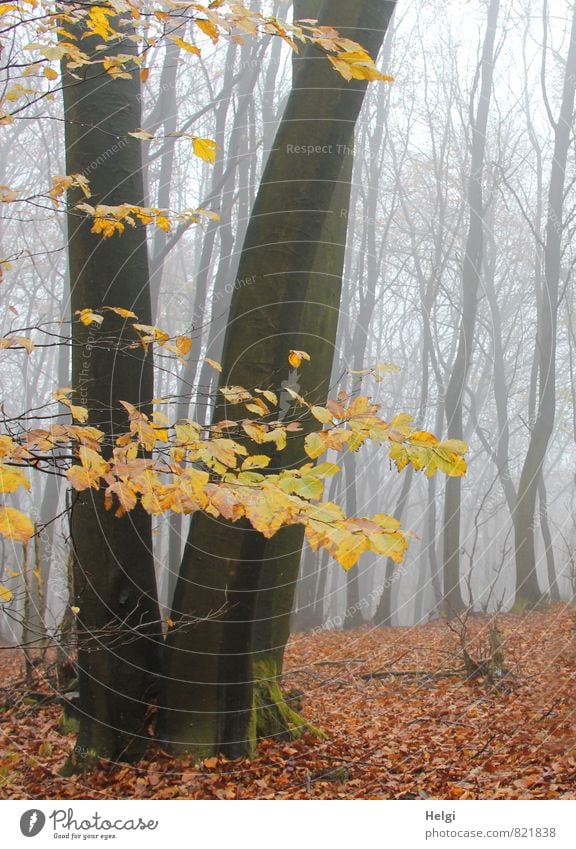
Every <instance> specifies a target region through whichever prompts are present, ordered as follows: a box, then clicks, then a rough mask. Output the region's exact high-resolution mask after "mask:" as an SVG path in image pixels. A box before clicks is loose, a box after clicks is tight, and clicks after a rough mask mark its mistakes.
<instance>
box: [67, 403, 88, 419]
mask: <svg viewBox="0 0 576 849" xmlns="http://www.w3.org/2000/svg"><path fill="white" fill-rule="evenodd" d="M68 408H69V410H70V412H71V413H72V417H73V418H74V419H75V420H76V421H77V422H82V423H84V422H86V421H88V410H87V409H86V407H78V406H76V404H69V405H68Z"/></svg>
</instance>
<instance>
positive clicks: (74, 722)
mask: <svg viewBox="0 0 576 849" xmlns="http://www.w3.org/2000/svg"><path fill="white" fill-rule="evenodd" d="M58 731H59V732H60V734H78V732H79V731H80V719H79V718H78V717H77V716H72V715H71V714H69V713H67V712H66V711H64V713H63V714H62V716H61V717H60V722H59V723H58Z"/></svg>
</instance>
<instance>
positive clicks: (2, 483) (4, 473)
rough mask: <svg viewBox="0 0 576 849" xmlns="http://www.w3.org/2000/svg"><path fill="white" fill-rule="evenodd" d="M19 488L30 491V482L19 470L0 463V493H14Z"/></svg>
mask: <svg viewBox="0 0 576 849" xmlns="http://www.w3.org/2000/svg"><path fill="white" fill-rule="evenodd" d="M19 486H23V487H24V489H30V482H29V481H28V478H27V477H26V476H25V475H24V473H23V472H22V471H21V470H20V469H17V468H15V467H11V466H5V465H4V464H3V463H0V492H15V491H16V490H17V489H18V487H19Z"/></svg>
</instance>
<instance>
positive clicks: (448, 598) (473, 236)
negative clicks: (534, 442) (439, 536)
mask: <svg viewBox="0 0 576 849" xmlns="http://www.w3.org/2000/svg"><path fill="white" fill-rule="evenodd" d="M499 5H500V3H499V0H490V5H489V8H488V17H487V23H486V34H485V37H484V46H483V50H482V58H481V61H480V65H479V68H478V72H477V79H478V80H479V81H480V94H479V99H478V107H477V110H476V113H475V114H474V112H473V107H472V105H471V108H470V121H471V130H472V152H471V164H470V174H469V178H468V208H469V214H470V222H469V227H468V237H467V240H466V251H465V254H464V264H463V268H462V319H461V323H460V332H459V339H458V349H457V352H456V358H455V360H454V364H453V366H452V373H451V375H450V380H449V381H448V386H447V388H446V399H445V409H446V423H447V428H448V437H449V438H451V439H463V438H464V432H463V421H462V404H463V397H464V391H465V388H466V384H467V380H468V373H469V370H470V363H471V359H472V352H473V348H474V336H475V326H476V308H477V300H478V289H479V286H480V275H481V268H482V259H483V252H484V245H483V242H484V234H483V229H484V219H483V216H484V206H483V199H482V181H483V173H484V151H485V148H486V130H487V124H488V112H489V109H490V99H491V96H492V87H493V75H494V60H495V47H494V45H495V40H496V29H497V24H498V11H499ZM461 497H462V480H461V478H458V477H449V478H447V480H446V491H445V497H444V601H445V604H446V608H447V612H448V615H449V616H456V615H457V614H458V613H459V612H461V611H462V609H463V607H464V602H463V599H462V593H461V590H460V505H461Z"/></svg>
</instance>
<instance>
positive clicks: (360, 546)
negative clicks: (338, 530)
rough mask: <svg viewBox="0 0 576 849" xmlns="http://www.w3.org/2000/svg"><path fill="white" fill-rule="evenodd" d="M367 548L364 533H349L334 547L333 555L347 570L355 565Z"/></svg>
mask: <svg viewBox="0 0 576 849" xmlns="http://www.w3.org/2000/svg"><path fill="white" fill-rule="evenodd" d="M367 548H368V540H367V539H366V537H365V536H364V534H349V535H348V536H347V537H346V538H345V539H344V540H343V541H342V542H341V543H340V545H339V546H338V548H337V549H336V551H335V557H336V560H337V561H338V563H339V564H340V565H341V566H342V567H343V568H344V569H345V570H346V572H347V571H348V570H349V569H351V568H352V566H355V565H356V563H357V562H358V560H359V559H360V556H361V555H362V554H363V553H364V552H365V551H366V549H367Z"/></svg>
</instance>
